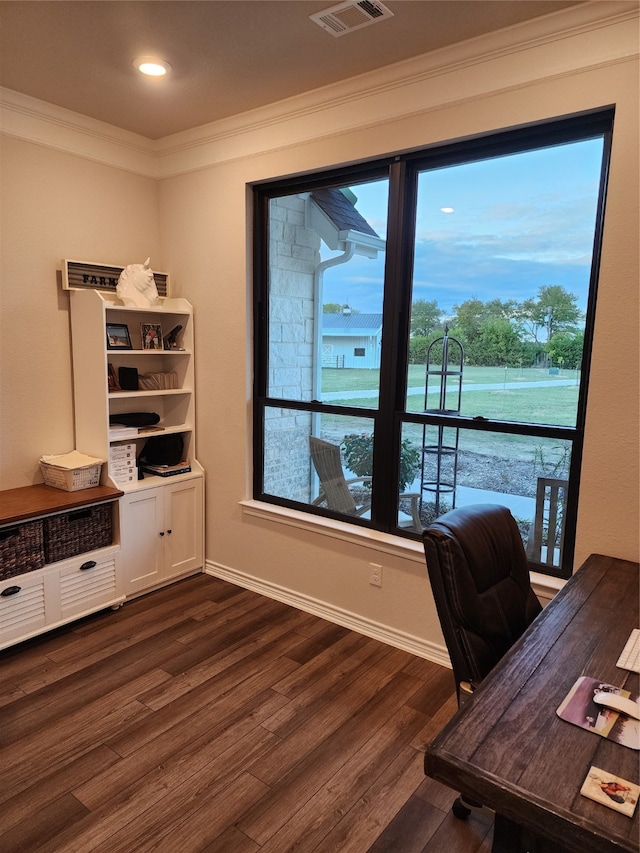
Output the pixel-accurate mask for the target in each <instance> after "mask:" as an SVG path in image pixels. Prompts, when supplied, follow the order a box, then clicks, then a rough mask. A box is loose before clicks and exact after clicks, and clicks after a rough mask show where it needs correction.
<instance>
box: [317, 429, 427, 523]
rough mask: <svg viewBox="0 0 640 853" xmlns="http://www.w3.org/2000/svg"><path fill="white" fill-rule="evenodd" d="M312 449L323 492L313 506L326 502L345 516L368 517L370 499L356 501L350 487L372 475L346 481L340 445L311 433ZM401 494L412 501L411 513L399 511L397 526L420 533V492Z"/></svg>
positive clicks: (363, 481) (367, 479)
mask: <svg viewBox="0 0 640 853" xmlns="http://www.w3.org/2000/svg"><path fill="white" fill-rule="evenodd" d="M309 451H310V453H311V461H312V462H313V467H314V468H315V469H316V473H317V474H318V478H319V480H320V494H319V496H318V497H317V498H316V499H315V500H314V501H312V505H313V506H320V505H321V504H323V503H324V504H326V506H327V508H328V509H332V510H334V511H335V512H342V513H344V514H345V515H355V516H366V515H367V513H368V512H369V510H370V509H371V500H370V499H369V498H368V497H365V499H364V500H360V501H358V502H357V501H356V497H355V496H354V494H353V492H352V491H351V489H350V486H354V485H355V484H360V485H362V486H366V484H367V483H371V477H352V478H350V479H348V480H347V479H346V477H345V475H344V471H343V468H342V458H341V455H340V447H339V446H338V445H337V444H332V443H331V442H329V441H323V440H322V439H321V438H316V437H315V436H313V435H310V436H309ZM400 497H401V498H407V499H409V500H410V503H411V515H407V514H406V513H404V512H402V511H400V512H399V513H398V527H403V528H410V527H413V528H414V529H415V530H416V531H417V532H418V533H420V532H421V530H422V524H421V522H420V511H419V505H418V502H419V500H420V495H419V494H418V493H409V492H407V493H404V494H401V495H400Z"/></svg>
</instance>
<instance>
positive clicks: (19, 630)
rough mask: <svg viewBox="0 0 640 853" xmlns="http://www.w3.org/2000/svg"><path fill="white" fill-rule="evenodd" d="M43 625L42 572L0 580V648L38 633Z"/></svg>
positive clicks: (43, 577) (43, 580) (43, 576)
mask: <svg viewBox="0 0 640 853" xmlns="http://www.w3.org/2000/svg"><path fill="white" fill-rule="evenodd" d="M46 624H47V619H46V606H45V575H44V572H42V571H37V572H31V573H27V574H23V575H16V577H13V578H9V579H7V580H5V581H2V583H0V648H5V646H9V645H11V644H12V643H17V642H20V640H26V639H27V638H28V637H33V636H35V635H36V634H39V633H40V632H41V631H42V630H43V629H44V628H45V626H46Z"/></svg>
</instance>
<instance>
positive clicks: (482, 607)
mask: <svg viewBox="0 0 640 853" xmlns="http://www.w3.org/2000/svg"><path fill="white" fill-rule="evenodd" d="M422 538H423V543H424V550H425V556H426V561H427V571H428V574H429V580H430V582H431V589H432V591H433V598H434V601H435V604H436V610H437V613H438V618H439V620H440V626H441V628H442V633H443V636H444V640H445V643H446V645H447V651H448V652H449V657H450V659H451V666H452V667H453V677H454V680H455V685H456V694H457V697H458V704H461V702H463V701H464V700H465V698H468V697H469V695H470V694H471V693H473V690H474V689H475V688H476V687H477V685H478V684H479V683H480V682H481V681H482V679H483V678H485V676H487V675H488V674H489V672H490V671H491V670H492V669H493V667H494V666H495V665H496V664H497V663H498V661H499V660H500V659H501V658H502V657H503V655H505V654H506V652H508V651H509V649H510V648H511V646H512V645H513V644H514V643H515V642H516V640H518V639H519V638H520V637H521V636H522V634H523V633H524V632H525V630H526V629H527V628H528V627H529V625H530V624H531V623H532V622H533V620H534V619H535V618H536V616H537V615H538V614H539V613H540V612H541V610H542V607H541V606H540V602H539V601H538V599H537V598H536V595H535V593H534V591H533V589H532V588H531V582H530V578H529V565H528V562H527V555H526V554H525V551H524V545H523V543H522V538H521V536H520V531H519V529H518V525H517V524H516V521H515V519H514V518H513V516H512V515H511V513H510V512H509V510H508V509H507V508H506V507H504V506H498V505H494V504H475V505H471V506H465V507H459V508H457V509H452V510H450V511H449V512H447V513H445V514H444V515H442V516H440V518H438V519H437V520H436V521H434V522H433V523H432V524H430V525H429V526H428V527H427V528H426V530H425V531H424V533H423V537H422ZM476 805H478V804H477V803H472V802H471V801H469V800H463V799H462V798H461V797H459V798H458V799H457V800H456V801H455V803H454V805H453V813H454V815H455V816H456V817H459V818H465V817H467V816H468V815H469V813H470V809H469V806H476Z"/></svg>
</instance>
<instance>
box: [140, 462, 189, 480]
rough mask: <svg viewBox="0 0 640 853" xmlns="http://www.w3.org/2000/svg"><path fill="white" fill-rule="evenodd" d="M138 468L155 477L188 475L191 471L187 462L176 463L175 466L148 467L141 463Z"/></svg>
mask: <svg viewBox="0 0 640 853" xmlns="http://www.w3.org/2000/svg"><path fill="white" fill-rule="evenodd" d="M140 468H141V469H142V470H143V471H145V472H146V473H147V474H154V475H155V476H156V477H173V476H174V475H175V474H188V473H189V471H191V465H190V464H189V463H188V462H178V464H177V465H149V464H147V463H146V462H141V463H140Z"/></svg>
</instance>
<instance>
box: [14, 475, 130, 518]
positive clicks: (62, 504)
mask: <svg viewBox="0 0 640 853" xmlns="http://www.w3.org/2000/svg"><path fill="white" fill-rule="evenodd" d="M123 494H124V492H121V491H120V490H119V489H114V488H111V486H94V487H92V488H90V489H80V490H79V491H77V492H65V491H64V490H63V489H54V488H53V486H45V484H44V483H38V484H36V485H34V486H23V487H22V488H19V489H6V490H5V491H0V525H6V524H15V523H16V522H18V521H28V520H29V519H31V518H39V517H40V516H43V515H50V514H51V513H56V512H65V511H66V510H69V509H77V508H78V507H81V506H89V505H90V504H97V503H105V502H107V501H114V500H116V499H117V498H119V497H121V496H122V495H123Z"/></svg>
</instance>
